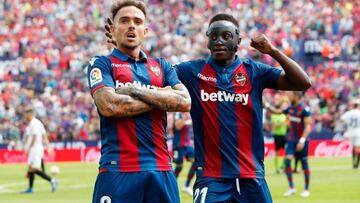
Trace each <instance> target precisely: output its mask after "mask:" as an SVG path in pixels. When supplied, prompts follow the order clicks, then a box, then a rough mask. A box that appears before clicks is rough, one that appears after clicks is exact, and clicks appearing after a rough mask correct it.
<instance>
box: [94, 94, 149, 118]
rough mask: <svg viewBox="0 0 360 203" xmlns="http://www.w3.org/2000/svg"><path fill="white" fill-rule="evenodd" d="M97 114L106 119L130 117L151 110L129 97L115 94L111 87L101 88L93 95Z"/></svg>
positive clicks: (141, 102)
mask: <svg viewBox="0 0 360 203" xmlns="http://www.w3.org/2000/svg"><path fill="white" fill-rule="evenodd" d="M93 98H94V101H95V104H96V106H97V108H98V110H99V112H100V113H101V114H102V115H103V116H106V117H131V116H136V115H139V114H141V113H144V112H147V111H150V110H151V109H153V106H152V105H149V104H147V103H145V102H143V101H140V100H138V99H135V98H133V97H131V96H129V95H124V94H117V93H116V92H115V90H114V89H113V88H111V87H102V88H100V89H98V90H96V91H95V92H94V94H93Z"/></svg>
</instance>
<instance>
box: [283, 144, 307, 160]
mask: <svg viewBox="0 0 360 203" xmlns="http://www.w3.org/2000/svg"><path fill="white" fill-rule="evenodd" d="M297 143H298V142H297V141H288V142H287V143H286V145H285V155H293V156H296V157H297V158H299V159H302V158H304V157H307V156H308V155H309V142H308V141H306V142H305V143H304V148H303V150H301V151H296V145H297Z"/></svg>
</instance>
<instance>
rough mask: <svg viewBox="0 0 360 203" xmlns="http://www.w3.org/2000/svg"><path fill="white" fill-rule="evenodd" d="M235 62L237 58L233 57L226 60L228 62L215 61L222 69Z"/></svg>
mask: <svg viewBox="0 0 360 203" xmlns="http://www.w3.org/2000/svg"><path fill="white" fill-rule="evenodd" d="M234 61H235V56H233V57H232V58H231V59H226V60H216V59H215V63H216V64H217V65H219V66H222V67H227V66H229V65H231V64H232V63H234Z"/></svg>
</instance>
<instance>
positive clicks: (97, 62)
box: [89, 55, 110, 67]
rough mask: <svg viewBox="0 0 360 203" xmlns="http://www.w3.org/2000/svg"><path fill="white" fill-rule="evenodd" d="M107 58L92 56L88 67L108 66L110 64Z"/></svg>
mask: <svg viewBox="0 0 360 203" xmlns="http://www.w3.org/2000/svg"><path fill="white" fill-rule="evenodd" d="M109 57H110V55H109V56H94V57H92V58H91V59H90V61H89V66H91V67H93V66H97V65H103V64H108V63H109V62H110V59H109Z"/></svg>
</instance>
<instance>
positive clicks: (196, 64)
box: [174, 59, 207, 71]
mask: <svg viewBox="0 0 360 203" xmlns="http://www.w3.org/2000/svg"><path fill="white" fill-rule="evenodd" d="M206 63H207V62H206V60H205V59H196V60H190V61H185V62H181V63H177V64H174V68H175V69H178V70H182V71H186V70H196V69H201V68H202V67H203V66H204V65H205V64H206Z"/></svg>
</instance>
